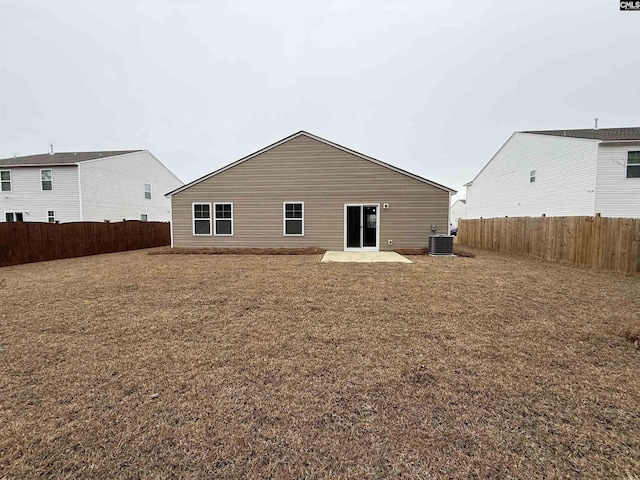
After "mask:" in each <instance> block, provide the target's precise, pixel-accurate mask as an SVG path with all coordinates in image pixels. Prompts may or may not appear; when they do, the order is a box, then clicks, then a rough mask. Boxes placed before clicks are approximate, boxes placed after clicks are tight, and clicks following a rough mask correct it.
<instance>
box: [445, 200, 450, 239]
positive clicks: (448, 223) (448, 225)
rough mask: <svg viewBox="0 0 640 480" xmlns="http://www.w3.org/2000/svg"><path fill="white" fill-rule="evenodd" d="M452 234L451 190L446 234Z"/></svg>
mask: <svg viewBox="0 0 640 480" xmlns="http://www.w3.org/2000/svg"><path fill="white" fill-rule="evenodd" d="M449 234H451V192H449V210H448V211H447V230H446V233H445V235H449Z"/></svg>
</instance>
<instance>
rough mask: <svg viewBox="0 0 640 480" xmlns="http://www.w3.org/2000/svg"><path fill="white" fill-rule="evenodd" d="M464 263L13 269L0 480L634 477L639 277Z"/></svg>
mask: <svg viewBox="0 0 640 480" xmlns="http://www.w3.org/2000/svg"><path fill="white" fill-rule="evenodd" d="M474 252H475V253H476V257H475V258H433V257H424V256H422V257H417V256H416V257H412V260H413V261H414V262H415V264H413V265H408V264H321V263H319V259H320V257H319V256H317V255H315V256H258V255H148V252H146V251H138V252H128V253H119V254H110V255H101V256H96V257H85V258H76V259H69V260H60V261H54V262H44V263H38V264H31V265H21V266H15V267H6V268H2V269H0V298H1V302H0V308H1V313H0V478H3V477H5V476H6V477H7V478H33V477H46V478H50V477H57V478H65V477H66V478H109V479H111V478H113V479H117V478H167V477H182V478H241V477H242V478H354V479H367V478H412V479H431V478H545V477H546V478H559V477H562V478H626V479H634V478H639V477H638V475H639V474H640V379H639V372H640V350H638V349H636V348H635V347H634V345H633V342H632V341H630V340H629V339H628V338H626V337H625V335H627V336H628V328H629V325H633V324H634V322H636V324H637V321H638V320H639V319H640V278H631V277H624V276H621V275H617V274H612V273H607V272H600V271H595V270H588V269H581V268H577V267H572V266H564V265H556V264H551V263H545V262H542V261H538V260H533V259H527V258H520V257H512V256H506V255H498V254H494V253H490V252H484V251H478V250H474ZM625 332H627V334H625Z"/></svg>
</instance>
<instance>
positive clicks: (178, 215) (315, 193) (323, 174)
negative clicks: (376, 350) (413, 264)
mask: <svg viewBox="0 0 640 480" xmlns="http://www.w3.org/2000/svg"><path fill="white" fill-rule="evenodd" d="M453 193H455V191H453V190H451V189H449V188H447V187H444V186H442V185H438V184H437V183H434V182H431V181H429V180H426V179H423V178H421V177H418V176H417V175H413V174H411V173H408V172H405V171H403V170H400V169H398V168H395V167H392V166H391V165H388V164H386V163H383V162H380V161H378V160H375V159H373V158H370V157H367V156H365V155H362V154H359V153H357V152H354V151H351V150H349V149H347V148H344V147H342V146H340V145H337V144H334V143H332V142H329V141H327V140H324V139H322V138H320V137H317V136H315V135H312V134H309V133H306V132H299V133H296V134H294V135H292V136H290V137H287V138H285V139H284V140H281V141H279V142H277V143H275V144H273V145H271V146H269V147H266V148H264V149H262V150H260V151H259V152H256V153H254V154H252V155H249V156H248V157H245V158H243V159H241V160H238V161H237V162H235V163H232V164H230V165H228V166H226V167H224V168H222V169H220V170H218V171H216V172H213V173H211V174H209V175H206V176H204V177H202V178H200V179H198V180H195V181H193V182H191V183H189V184H187V185H185V186H183V187H180V188H178V189H176V190H174V191H173V192H170V193H169V194H168V196H170V197H171V204H172V215H173V219H172V224H171V225H172V245H173V246H174V247H237V248H298V247H318V248H323V249H327V250H351V249H354V250H393V249H398V248H421V247H425V246H427V244H428V239H429V235H432V234H433V233H438V234H440V233H442V234H446V233H448V232H447V228H448V225H449V201H450V195H451V194H453Z"/></svg>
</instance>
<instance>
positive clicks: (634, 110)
mask: <svg viewBox="0 0 640 480" xmlns="http://www.w3.org/2000/svg"><path fill="white" fill-rule="evenodd" d="M639 46H640V12H621V11H619V2H618V0H591V1H580V0H564V1H563V0H529V1H514V0H456V1H453V0H441V1H438V2H436V1H426V0H368V1H355V0H335V1H332V0H318V1H315V0H313V1H310V0H300V1H294V0H290V1H280V0H269V1H267V0H257V1H250V0H238V1H226V2H225V1H218V0H216V1H206V0H191V1H190V0H183V1H169V0H153V1H152V0H147V1H124V0H104V1H102V0H84V1H72V0H65V1H62V0H59V1H56V0H47V1H29V0H0V157H9V156H13V155H14V154H16V155H28V154H33V153H44V152H46V151H48V149H49V144H50V143H52V144H54V149H55V150H56V151H82V150H119V149H135V148H140V149H147V150H150V151H151V152H152V153H153V154H154V155H156V156H157V157H158V158H159V159H160V160H161V161H162V162H164V163H165V164H166V165H167V166H168V167H169V168H171V169H172V170H173V172H174V173H176V174H177V175H178V176H179V177H180V178H181V179H182V180H183V181H185V182H189V181H191V180H193V179H195V178H197V177H199V176H201V175H203V174H205V173H208V172H211V171H213V170H215V169H217V168H219V167H221V166H223V165H226V164H227V163H230V162H232V161H235V160H237V159H238V158H241V157H243V156H245V155H247V154H249V153H252V152H254V151H256V150H258V149H260V148H262V147H264V146H266V145H268V144H270V143H273V142H275V141H277V140H280V139H281V138H283V137H286V136H288V135H290V134H292V133H294V132H297V131H299V130H307V131H309V132H311V133H314V134H316V135H319V136H321V137H324V138H327V139H329V140H332V141H334V142H337V143H340V144H342V145H344V146H346V147H349V148H352V149H354V150H357V151H359V152H362V153H364V154H367V155H370V156H373V157H375V158H378V159H380V160H383V161H385V162H388V163H391V164H393V165H396V166H398V167H401V168H404V169H406V170H409V171H411V172H414V173H416V174H418V175H421V176H424V177H426V178H428V179H431V180H433V181H436V182H439V183H442V184H444V185H446V186H448V187H451V188H454V189H456V190H458V191H459V192H460V194H459V195H458V197H457V198H464V194H465V191H464V187H463V186H462V185H463V184H464V183H466V182H467V181H469V180H471V179H472V178H473V177H474V176H475V175H476V173H477V172H478V171H479V170H480V168H482V166H483V165H484V164H485V163H486V162H487V161H488V160H489V159H490V158H491V156H492V155H493V154H494V153H495V152H496V151H497V150H498V149H499V148H500V146H501V145H502V144H503V143H504V142H505V141H506V140H507V138H508V137H509V135H510V134H511V133H512V132H513V131H517V130H531V129H554V128H591V127H592V126H593V118H594V117H599V118H600V126H601V127H620V126H639V125H640V51H639V49H638V48H639Z"/></svg>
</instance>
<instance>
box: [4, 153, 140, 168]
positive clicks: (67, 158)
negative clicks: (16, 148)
mask: <svg viewBox="0 0 640 480" xmlns="http://www.w3.org/2000/svg"><path fill="white" fill-rule="evenodd" d="M140 151H141V150H114V151H110V152H60V153H54V154H49V153H41V154H38V155H26V156H24V157H11V158H1V159H0V166H4V167H7V166H12V167H14V166H16V167H19V166H28V165H72V164H74V163H78V162H86V161H87V160H96V159H98V158H105V157H114V156H116V155H124V154H125V153H133V152H140Z"/></svg>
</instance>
